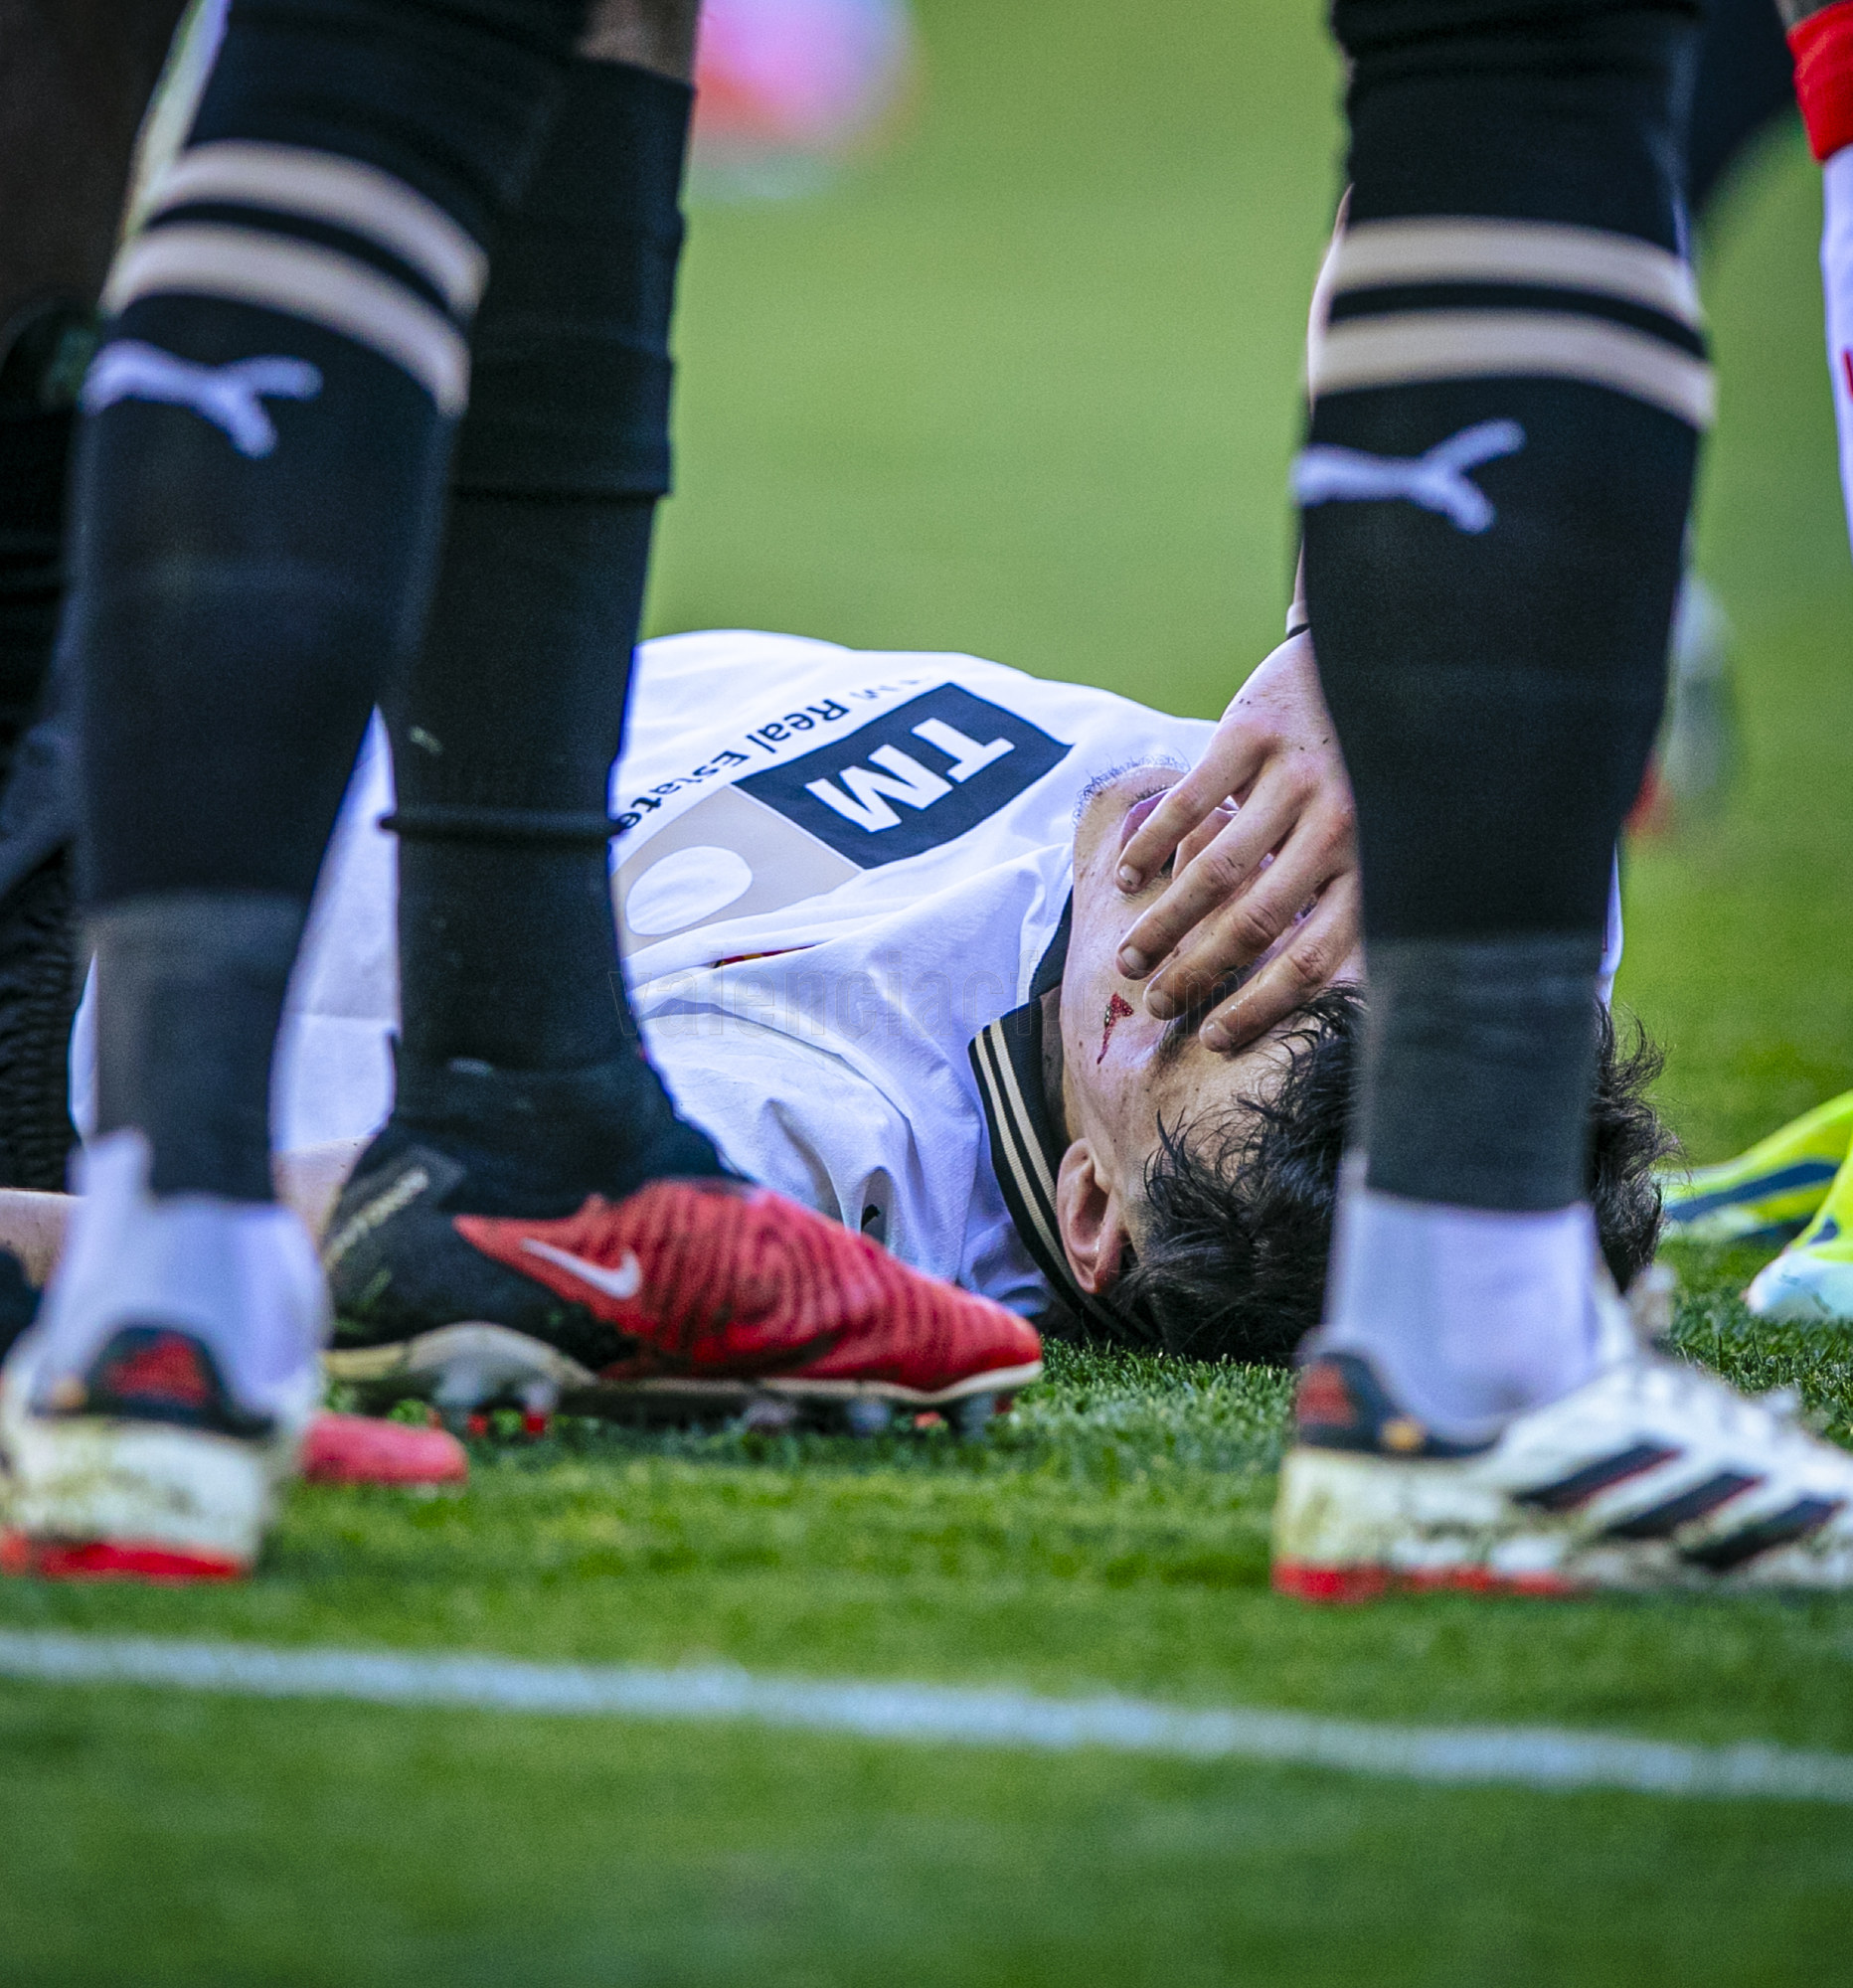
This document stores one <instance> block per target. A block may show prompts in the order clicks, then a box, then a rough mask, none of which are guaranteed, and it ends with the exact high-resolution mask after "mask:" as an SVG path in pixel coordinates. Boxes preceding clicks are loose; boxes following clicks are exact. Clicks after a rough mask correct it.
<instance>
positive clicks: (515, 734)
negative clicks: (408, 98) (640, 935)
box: [391, 62, 719, 1213]
mask: <svg viewBox="0 0 1853 1988" xmlns="http://www.w3.org/2000/svg"><path fill="white" fill-rule="evenodd" d="M691 100H692V92H691V91H690V90H689V88H688V87H687V85H685V84H683V83H675V82H672V81H670V80H669V79H667V78H664V77H662V76H658V75H656V74H654V73H653V72H651V71H648V70H643V69H639V68H635V67H632V66H630V65H627V64H605V63H593V62H579V63H576V64H575V65H574V67H573V70H572V72H571V75H570V78H569V82H568V86H567V91H566V95H565V98H564V101H563V103H562V107H561V112H560V115H559V118H558V119H557V121H556V123H555V126H554V129H553V132H552V135H551V137H550V140H549V144H548V149H547V151H546V152H545V154H544V155H543V157H542V160H541V163H540V165H539V166H538V167H537V169H536V171H535V173H534V176H533V178H532V179H531V180H530V182H529V184H528V189H527V192H526V194H525V195H524V197H523V200H522V204H521V208H520V211H519V213H518V214H517V216H516V218H515V220H514V221H513V223H512V224H511V225H510V227H509V229H508V230H507V232H506V234H505V236H504V238H503V240H502V242H501V243H500V244H498V247H497V250H496V255H495V261H494V273H493V275H492V277H491V279H490V283H489V287H488V290H487V292H486V294H485V296H484V298H483V306H482V310H481V313H480V314H479V316H478V318H477V322H476V329H475V336H474V342H473V349H474V356H475V391H474V396H473V399H472V402H471V407H470V413H469V416H468V418H467V419H466V420H465V422H464V424H463V429H462V433H461V435H460V437H459V440H458V446H457V461H456V469H455V474H454V477H453V485H452V493H451V505H450V519H449V525H448V529H447V532H446V536H445V543H444V550H443V556H442V561H441V566H440V570H439V579H438V583H437V588H436V592H435V595H434V597H433V601H432V607H431V615H430V620H429V623H428V626H427V630H426V635H425V641H424V645H423V648H422V650H421V654H420V657H419V660H418V662H417V664H416V665H415V667H414V668H413V670H412V671H411V673H410V676H409V678H408V680H407V682H406V684H405V686H404V688H403V690H402V691H401V692H400V694H399V695H398V696H397V697H396V698H395V699H394V701H393V704H392V710H391V716H392V729H393V745H394V765H395V769H396V773H397V778H398V789H399V806H398V812H397V814H396V815H395V816H394V819H393V825H394V827H395V828H396V829H397V830H398V832H399V835H400V837H401V844H400V873H399V874H400V883H399V927H400V986H401V1007H402V1011H403V1014H404V1017H405V1020H404V1024H403V1030H402V1036H401V1042H400V1050H399V1073H400V1087H399V1096H398V1103H397V1106H396V1109H395V1121H394V1122H395V1125H396V1126H398V1127H400V1128H402V1129H403V1130H405V1131H408V1132H412V1133H418V1132H424V1133H428V1134H431V1135H433V1136H442V1137H444V1138H445V1139H446V1140H448V1141H450V1142H452V1143H455V1142H458V1141H461V1142H463V1143H465V1144H469V1145H471V1146H472V1147H474V1148H477V1149H480V1150H482V1151H484V1152H492V1153H495V1154H499V1155H503V1156H505V1158H506V1160H507V1162H508V1164H507V1165H506V1166H490V1165H485V1166H482V1167H478V1168H477V1169H475V1170H474V1171H473V1172H472V1175H471V1180H470V1184H469V1187H468V1190H467V1192H468V1193H469V1194H470V1195H471V1196H472V1198H473V1200H474V1201H475V1202H477V1203H480V1208H479V1212H482V1213H494V1212H498V1211H500V1210H502V1209H506V1210H507V1212H515V1211H517V1210H519V1211H520V1212H526V1213H534V1212H538V1211H539V1210H540V1209H541V1208H542V1206H543V1204H547V1205H551V1204H553V1203H555V1202H557V1201H559V1200H562V1199H564V1200H566V1201H567V1202H568V1204H569V1205H572V1204H573V1203H574V1202H576V1201H577V1199H579V1198H583V1196H584V1195H585V1193H586V1192H588V1191H589V1190H590V1189H592V1188H597V1189H599V1190H600V1191H602V1192H604V1193H607V1194H621V1193H624V1192H627V1191H629V1190H630V1189H631V1188H634V1187H635V1186H637V1185H639V1184H640V1182H641V1181H642V1180H644V1179H647V1178H650V1177H652V1176H654V1175H661V1174H667V1173H675V1174H701V1173H711V1172H714V1171H716V1170H717V1168H718V1164H719V1163H718V1161H717V1159H716V1157H715V1154H714V1151H713V1148H712V1146H711V1145H709V1143H708V1141H707V1140H706V1139H704V1138H703V1137H702V1136H701V1135H700V1134H699V1133H696V1132H694V1131H692V1130H691V1129H690V1128H689V1127H687V1126H685V1125H682V1124H680V1123H679V1122H678V1121H677V1120H676V1118H675V1116H674V1113H673V1109H672V1107H671V1105H670V1102H669V1100H668V1097H667V1095H666V1093H665V1092H664V1090H663V1087H662V1085H661V1082H660V1081H659V1079H658V1078H657V1077H656V1075H655V1073H654V1071H653V1070H652V1069H651V1068H650V1066H649V1064H648V1063H647V1061H646V1060H645V1059H644V1057H643V1055H642V1050H641V1044H640V1042H639V1038H638V1033H637V1028H636V1024H635V1022H634V1020H633V1018H632V1016H631V1012H630V1004H629V1001H628V999H627V997H626V994H625V990H624V982H623V972H622V968H621V965H620V963H619V959H618V954H617V943H616V933H615V926H614V920H613V916H612V908H611V896H610V877H609V868H608V861H607V849H608V843H609V832H610V831H609V826H608V820H607V815H608V806H607V803H608V793H609V778H610V769H611V764H612V761H613V760H614V759H615V758H616V756H617V751H618V747H619V745H620V743H621V741H622V737H623V722H624V702H625V694H626V688H627V682H628V676H629V666H630V656H631V650H632V646H633V644H634V643H635V641H636V636H637V626H638V621H639V618H640V616H641V612H642V604H643V586H644V579H645V574H646V571H647V566H648V559H649V546H650V527H651V519H652V515H653V512H654V508H655V503H656V499H657V497H658V496H659V495H660V494H661V493H662V492H663V491H664V490H666V489H667V487H668V482H669V426H668V417H669V387H670V361H669V353H668V333H669V319H670V310H671V305H672V301H673V295H674V285H675V268H676V260H677V255H678V251H679V249H680V246H681V238H682V223H681V215H680V208H679V193H680V184H681V174H682V157H683V149H684V145H685V142H686V133H687V128H688V116H689V107H690V103H691ZM536 1125H544V1126H546V1127H547V1128H549V1129H548V1130H547V1133H546V1135H545V1136H544V1137H539V1138H536V1137H533V1136H530V1128H531V1127H533V1126H536ZM485 1197H486V1198H485ZM491 1204H494V1206H491Z"/></svg>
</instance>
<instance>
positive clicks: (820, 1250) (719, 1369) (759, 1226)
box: [323, 1141, 1042, 1424]
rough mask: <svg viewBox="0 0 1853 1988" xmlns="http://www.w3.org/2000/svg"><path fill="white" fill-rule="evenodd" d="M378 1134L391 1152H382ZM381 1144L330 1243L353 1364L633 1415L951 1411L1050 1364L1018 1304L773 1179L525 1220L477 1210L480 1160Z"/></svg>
mask: <svg viewBox="0 0 1853 1988" xmlns="http://www.w3.org/2000/svg"><path fill="white" fill-rule="evenodd" d="M377 1150H378V1149H376V1151H377ZM374 1160H375V1154H374V1153H370V1154H369V1155H368V1156H367V1157H366V1158H364V1159H363V1160H362V1162H361V1166H360V1169H359V1170H357V1174H356V1177H355V1179H354V1180H353V1181H351V1182H350V1184H349V1185H348V1187H347V1189H346V1190H345V1191H344V1192H343V1194H342V1196H341V1199H340V1201H339V1202H338V1203H337V1205H336V1208H335V1212H334V1215H333V1216H332V1218H331V1219H330V1221H329V1225H328V1229H327V1234H326V1240H325V1242H324V1245H323V1260H324V1262H325V1263H326V1265H327V1268H328V1272H329V1277H330V1281H331V1284H332V1287H333V1291H334V1298H335V1311H336V1320H337V1323H336V1335H335V1344H334V1348H333V1350H332V1351H331V1353H330V1355H329V1357H328V1366H329V1370H330V1372H331V1373H332V1374H333V1376H334V1377H335V1378H336V1379H337V1380H340V1381H342V1382H344V1383H348V1384H351V1385H353V1386H356V1387H357V1388H360V1389H362V1390H363V1391H365V1392H367V1393H368V1394H370V1395H372V1396H373V1398H374V1399H376V1400H379V1399H385V1398H391V1397H396V1396H408V1395H411V1396H422V1397H426V1398H428V1399H429V1400H431V1401H432V1402H434V1403H435V1404H436V1405H437V1406H438V1408H440V1409H443V1410H445V1411H446V1412H447V1413H449V1414H451V1415H453V1416H454V1415H459V1414H464V1413H467V1412H468V1411H470V1410H472V1409H475V1408H480V1407H483V1406H484V1405H486V1404H489V1403H491V1402H497V1401H507V1402H511V1403H519V1404H520V1405H521V1406H522V1407H524V1408H529V1409H540V1410H545V1409H549V1408H553V1407H554V1406H556V1405H562V1406H565V1407H567V1408H571V1409H573V1410H575V1411H577V1412H582V1413H593V1414H598V1413H603V1414H615V1415H638V1414H649V1413H662V1414H684V1415H697V1416H699V1415H702V1414H709V1415H714V1414H726V1413H731V1412H735V1411H738V1410H744V1409H747V1408H750V1407H752V1406H753V1405H754V1404H755V1403H756V1402H759V1401H770V1402H774V1403H776V1402H783V1403H786V1404H789V1405H791V1406H792V1407H794V1408H797V1409H799V1410H801V1411H803V1412H806V1413H822V1412H824V1411H826V1410H828V1411H830V1412H831V1413H832V1414H833V1415H834V1414H835V1413H843V1412H847V1414H848V1417H849V1419H850V1420H851V1422H852V1424H856V1423H857V1421H858V1416H859V1414H860V1415H862V1416H867V1415H868V1414H870V1413H875V1414H879V1413H881V1412H882V1411H883V1410H892V1409H897V1408H899V1409H904V1410H905V1409H912V1410H917V1411H918V1410H928V1409H934V1410H942V1411H951V1410H953V1409H955V1408H959V1407H960V1406H961V1405H963V1408H964V1412H963V1413H961V1414H960V1415H959V1419H961V1420H964V1421H970V1420H972V1419H977V1418H981V1416H982V1413H983V1412H984V1411H985V1408H986V1407H987V1405H988V1404H989V1403H991V1402H992V1401H994V1400H995V1398H996V1397H997V1396H999V1395H1001V1394H1009V1393H1011V1392H1013V1391H1014V1390H1016V1389H1018V1388H1021V1387H1025V1386H1027V1385H1028V1384H1029V1383H1030V1382H1032V1381H1034V1380H1036V1379H1038V1378H1039V1377H1040V1375H1041V1372H1042V1365H1041V1355H1042V1349H1041V1342H1040V1341H1039V1340H1038V1338H1037V1336H1036V1333H1035V1331H1034V1330H1033V1329H1032V1328H1031V1327H1030V1326H1029V1325H1027V1324H1026V1323H1025V1322H1024V1321H1023V1320H1022V1319H1020V1318H1018V1317H1017V1316H1016V1315H1015V1314H1014V1313H1012V1312H1009V1311H1006V1310H1004V1309H1003V1307H1002V1306H1000V1305H996V1304H993V1303H991V1302H990V1301H989V1300H988V1299H986V1298H981V1297H977V1296H974V1295H973V1294H972V1293H970V1292H968V1291H961V1290H958V1289H955V1288H954V1287H952V1286H951V1285H949V1284H943V1283H940V1282H938V1281H937V1280H936V1279H933V1278H930V1277H926V1276H923V1275H921V1274H920V1273H919V1272H918V1271H915V1270H911V1269H909V1268H908V1267H907V1266H906V1265H905V1264H903V1263H901V1262H898V1261H897V1260H896V1259H895V1258H894V1257H893V1256H890V1255H889V1254H888V1253H887V1251H886V1250H884V1249H883V1248H881V1247H880V1245H879V1244H877V1243H872V1242H870V1241H868V1240H867V1239H866V1238H864V1237H861V1236H857V1235H853V1234H851V1233H850V1232H849V1231H848V1230H845V1229H842V1228H840V1227H839V1226H838V1225H837V1224H835V1223H833V1222H827V1221H825V1220H824V1219H823V1218H822V1217H821V1216H817V1215H813V1214H812V1213H810V1211H809V1210H807V1209H802V1208H799V1207H797V1206H795V1205H794V1204H793V1203H791V1202H788V1201H785V1200H784V1199H782V1198H781V1197H780V1196H778V1195H775V1194H771V1193H769V1192H768V1191H766V1190H765V1189H762V1188H755V1187H749V1186H746V1185H745V1184H743V1183H741V1182H738V1181H729V1180H721V1179H707V1180H695V1181H687V1180H658V1181H653V1182H651V1183H650V1184H649V1185H647V1186H645V1187H643V1188H641V1189H640V1190H639V1191H637V1192H636V1193H634V1194H630V1195H627V1196H625V1197H624V1198H622V1199H621V1200H617V1201H607V1200H605V1199H603V1198H602V1197H600V1196H598V1195H590V1196H588V1197H587V1198H586V1200H585V1202H584V1203H583V1205H582V1206H581V1207H580V1208H579V1210H578V1211H577V1213H575V1214H573V1215H570V1216H566V1217H563V1218H559V1219H543V1220H523V1219H521V1218H518V1217H505V1216H504V1217H497V1216H482V1215H474V1214H467V1213H463V1212H460V1209H459V1204H461V1205H462V1207H465V1208H466V1207H467V1205H468V1200H469V1198H470V1196H469V1181H468V1178H467V1170H466V1168H465V1167H464V1166H463V1165H462V1164H461V1163H460V1162H459V1161H457V1160H456V1159H454V1158H452V1157H450V1156H449V1155H447V1154H445V1153H443V1152H440V1151H438V1150H436V1149H435V1148H433V1147H431V1146H428V1145H427V1146H418V1145H414V1144H411V1143H410V1142H406V1141H398V1142H395V1144H394V1145H393V1146H392V1147H391V1148H390V1149H389V1150H388V1152H387V1153H386V1154H385V1156H384V1158H383V1160H382V1161H381V1162H380V1163H379V1164H371V1163H372V1162H373V1161H374Z"/></svg>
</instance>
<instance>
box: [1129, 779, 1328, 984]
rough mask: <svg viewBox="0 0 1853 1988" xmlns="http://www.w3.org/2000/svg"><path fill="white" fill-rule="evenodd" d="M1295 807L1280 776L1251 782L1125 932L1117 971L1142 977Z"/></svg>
mask: <svg viewBox="0 0 1853 1988" xmlns="http://www.w3.org/2000/svg"><path fill="white" fill-rule="evenodd" d="M1298 806H1299V796H1298V795H1297V794H1296V793H1294V792H1293V791H1292V790H1291V787H1290V785H1289V783H1287V782H1285V781H1281V782H1279V783H1270V782H1268V781H1266V780H1263V782H1262V783H1261V784H1260V785H1259V786H1257V788H1256V789H1255V791H1254V793H1252V794H1251V795H1250V796H1249V799H1248V801H1247V803H1246V805H1245V806H1244V807H1243V808H1242V810H1241V812H1240V813H1239V814H1237V815H1236V817H1235V819H1234V820H1233V821H1231V822H1230V823H1229V825H1228V826H1227V827H1226V828H1223V829H1222V830H1220V831H1219V832H1218V833H1217V835H1216V836H1215V837H1214V838H1213V839H1212V840H1211V842H1210V845H1209V847H1208V848H1207V849H1204V850H1203V851H1202V852H1201V853H1200V854H1199V855H1198V856H1197V857H1196V858H1195V859H1194V860H1193V861H1191V862H1190V863H1188V864H1186V865H1185V866H1184V868H1183V869H1182V870H1180V871H1179V872H1178V874H1177V875H1176V876H1175V877H1174V878H1173V879H1172V880H1171V885H1170V888H1169V889H1168V890H1167V891H1166V892H1165V894H1164V895H1163V897H1161V898H1160V899H1159V900H1158V902H1157V903H1156V904H1155V905H1153V906H1151V907H1150V909H1149V910H1148V911H1145V912H1144V914H1143V915H1142V916H1141V917H1140V918H1139V919H1138V920H1137V922H1136V923H1134V925H1133V927H1132V929H1131V930H1130V931H1129V932H1127V933H1126V935H1125V938H1124V939H1123V940H1122V941H1121V943H1120V948H1119V970H1120V972H1121V973H1123V974H1124V975H1125V976H1126V978H1127V979H1128V980H1139V979H1142V978H1143V977H1144V976H1145V975H1146V974H1147V973H1149V972H1150V971H1151V969H1152V968H1153V967H1154V966H1155V965H1157V964H1158V962H1159V961H1160V960H1162V959H1164V958H1165V957H1166V956H1167V955H1168V954H1169V953H1170V952H1171V951H1172V949H1173V948H1174V947H1175V946H1177V945H1178V944H1179V943H1180V942H1181V941H1182V940H1183V939H1185V938H1186V937H1188V936H1189V934H1190V933H1191V932H1192V931H1194V930H1195V929H1196V927H1197V926H1198V925H1199V924H1201V923H1202V922H1203V920H1204V919H1205V918H1207V917H1210V916H1211V915H1212V914H1213V913H1215V912H1216V911H1218V910H1219V908H1221V907H1222V906H1224V905H1227V904H1228V903H1229V901H1230V900H1231V899H1232V898H1234V897H1235V896H1236V894H1237V893H1238V892H1240V891H1241V890H1242V889H1243V887H1244V886H1245V885H1247V884H1249V883H1250V882H1251V881H1252V880H1253V878H1254V876H1255V873H1256V871H1257V869H1259V868H1260V866H1261V861H1262V858H1263V856H1265V855H1266V854H1267V853H1268V851H1269V850H1271V849H1272V848H1273V847H1274V845H1275V844H1276V843H1277V842H1279V841H1280V840H1281V838H1282V837H1283V836H1285V835H1286V833H1287V831H1288V830H1289V829H1290V828H1291V827H1292V826H1293V820H1294V815H1295V812H1296V810H1297V808H1298ZM1254 957H1255V955H1254V954H1253V953H1250V954H1249V955H1248V958H1249V959H1253V958H1254ZM1231 963H1232V964H1236V965H1246V964H1247V963H1248V962H1247V960H1237V961H1232V962H1231ZM1146 1006H1147V1008H1148V1009H1150V1012H1151V1013H1152V1014H1154V1015H1157V1016H1159V1018H1160V1019H1161V1020H1162V1019H1163V1018H1164V1016H1165V1015H1166V1013H1167V1012H1171V1011H1166V1010H1163V1009H1160V1008H1157V1007H1153V1006H1152V1004H1151V1002H1150V1001H1149V1000H1148V1001H1147V1003H1146Z"/></svg>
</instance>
